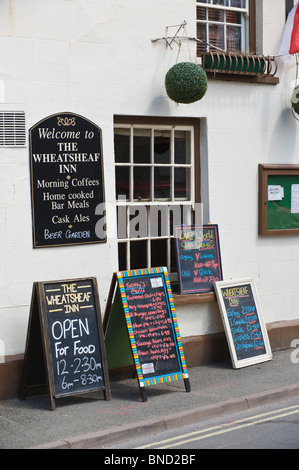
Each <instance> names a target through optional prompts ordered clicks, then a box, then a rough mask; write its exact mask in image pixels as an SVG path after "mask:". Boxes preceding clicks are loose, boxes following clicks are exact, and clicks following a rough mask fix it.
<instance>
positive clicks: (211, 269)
mask: <svg viewBox="0 0 299 470" xmlns="http://www.w3.org/2000/svg"><path fill="white" fill-rule="evenodd" d="M175 247H176V257H177V267H178V280H179V289H180V293H181V294H191V293H203V292H213V291H214V282H217V281H221V280H222V265H221V255H220V242H219V234H218V225H193V226H187V225H183V226H181V227H175Z"/></svg>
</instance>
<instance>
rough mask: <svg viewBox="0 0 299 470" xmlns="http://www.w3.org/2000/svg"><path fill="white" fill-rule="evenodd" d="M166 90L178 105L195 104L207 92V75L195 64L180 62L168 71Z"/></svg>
mask: <svg viewBox="0 0 299 470" xmlns="http://www.w3.org/2000/svg"><path fill="white" fill-rule="evenodd" d="M165 88H166V93H167V95H168V96H169V98H170V99H171V100H173V101H175V102H176V103H194V102H195V101H198V100H201V99H202V98H203V96H204V95H205V93H206V91H207V88H208V79H207V74H206V72H205V71H204V70H203V69H202V68H201V67H200V66H199V65H197V64H194V63H193V62H180V63H178V64H176V65H174V66H173V67H171V69H169V70H168V72H167V74H166V76H165Z"/></svg>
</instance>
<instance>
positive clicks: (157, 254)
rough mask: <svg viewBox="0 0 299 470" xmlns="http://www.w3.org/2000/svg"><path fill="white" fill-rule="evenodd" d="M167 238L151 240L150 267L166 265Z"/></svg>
mask: <svg viewBox="0 0 299 470" xmlns="http://www.w3.org/2000/svg"><path fill="white" fill-rule="evenodd" d="M167 264H168V263H167V240H165V239H163V238H160V239H159V240H152V241H151V267H152V268H157V267H159V266H167Z"/></svg>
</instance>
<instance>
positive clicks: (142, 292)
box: [104, 267, 190, 401]
mask: <svg viewBox="0 0 299 470" xmlns="http://www.w3.org/2000/svg"><path fill="white" fill-rule="evenodd" d="M116 287H117V290H115V288H116ZM104 330H105V342H106V351H107V361H108V368H109V369H117V368H120V367H123V366H126V365H131V364H133V365H134V366H135V369H136V373H137V379H138V385H139V389H140V394H141V399H142V401H146V400H147V397H146V392H145V387H148V386H151V385H156V384H161V383H165V382H171V381H173V380H179V379H184V381H185V388H186V391H187V392H189V391H190V384H189V376H188V371H187V366H186V361H185V357H184V352H183V346H182V343H181V337H180V333H179V327H178V323H177V318H176V314H175V307H174V303H173V298H172V292H171V287H170V281H169V278H168V273H167V270H166V268H164V267H158V268H147V269H138V270H134V271H120V272H117V273H114V276H113V279H112V282H111V287H110V294H109V298H108V301H107V308H106V312H105V318H104ZM125 330H126V332H125ZM125 333H126V334H125Z"/></svg>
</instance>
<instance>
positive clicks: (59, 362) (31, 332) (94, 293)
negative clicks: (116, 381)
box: [20, 277, 111, 410]
mask: <svg viewBox="0 0 299 470" xmlns="http://www.w3.org/2000/svg"><path fill="white" fill-rule="evenodd" d="M100 391H101V392H102V391H103V393H104V398H105V399H106V400H110V399H111V392H110V384H109V376H108V368H107V359H106V351H105V347H104V333H103V327H102V322H101V312H100V303H99V295H98V286H97V280H96V278H95V277H92V278H81V279H71V280H63V281H47V282H35V283H34V284H33V289H32V298H31V306H30V315H29V324H28V331H27V340H26V348H25V356H24V367H23V377H22V383H21V388H20V399H21V400H25V399H26V397H27V395H36V394H40V393H48V394H49V398H50V408H51V410H55V408H56V401H55V399H56V398H62V397H68V396H72V395H78V394H79V395H83V394H91V393H92V394H94V393H96V392H100Z"/></svg>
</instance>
